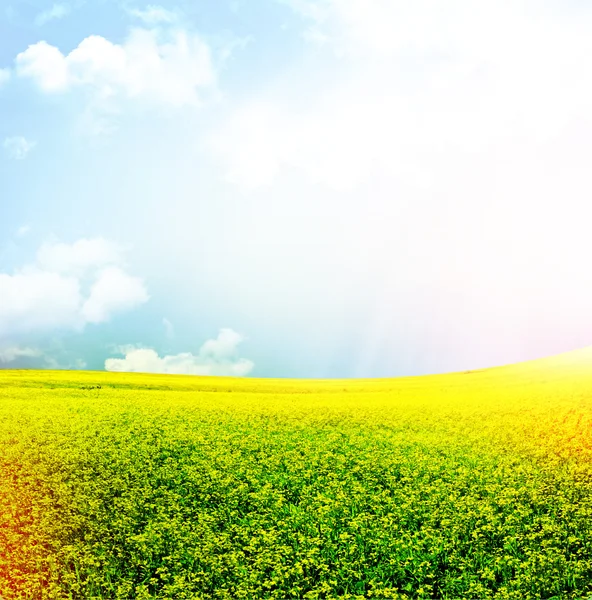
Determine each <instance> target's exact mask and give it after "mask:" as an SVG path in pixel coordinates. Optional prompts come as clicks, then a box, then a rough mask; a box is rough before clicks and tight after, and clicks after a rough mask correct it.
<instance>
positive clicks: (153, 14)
mask: <svg viewBox="0 0 592 600" xmlns="http://www.w3.org/2000/svg"><path fill="white" fill-rule="evenodd" d="M127 12H128V14H129V15H131V16H132V17H135V18H137V19H140V21H143V22H144V23H146V24H147V25H157V24H158V23H174V22H175V21H176V20H177V18H178V17H177V14H176V13H174V12H172V11H170V10H167V9H166V8H163V7H162V6H155V5H153V4H152V5H149V6H147V7H146V8H145V9H144V10H141V9H138V8H133V9H130V10H128V11H127Z"/></svg>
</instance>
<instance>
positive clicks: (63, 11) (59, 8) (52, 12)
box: [35, 4, 70, 27]
mask: <svg viewBox="0 0 592 600" xmlns="http://www.w3.org/2000/svg"><path fill="white" fill-rule="evenodd" d="M69 14H70V7H69V6H68V5H67V4H54V5H53V6H52V7H51V8H48V9H47V10H44V11H43V12H40V13H39V14H38V15H37V16H36V17H35V25H37V26H38V27H40V26H41V25H45V23H47V22H48V21H53V20H54V19H63V18H64V17H66V16H67V15H69Z"/></svg>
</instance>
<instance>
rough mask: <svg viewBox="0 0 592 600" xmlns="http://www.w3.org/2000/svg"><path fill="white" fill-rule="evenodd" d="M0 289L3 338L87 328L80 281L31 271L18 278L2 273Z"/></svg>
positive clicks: (0, 322)
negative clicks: (82, 308)
mask: <svg viewBox="0 0 592 600" xmlns="http://www.w3.org/2000/svg"><path fill="white" fill-rule="evenodd" d="M0 289H2V294H0V337H6V336H10V335H14V334H17V333H29V332H33V331H48V330H52V329H57V328H62V327H64V328H69V329H79V328H80V327H81V326H82V325H83V320H82V319H81V317H80V305H81V302H82V295H81V291H80V283H79V281H78V280H77V279H76V278H73V277H64V276H62V275H59V274H57V273H48V272H44V271H40V270H37V269H34V268H31V269H29V270H28V272H26V273H16V274H14V275H7V274H6V273H0Z"/></svg>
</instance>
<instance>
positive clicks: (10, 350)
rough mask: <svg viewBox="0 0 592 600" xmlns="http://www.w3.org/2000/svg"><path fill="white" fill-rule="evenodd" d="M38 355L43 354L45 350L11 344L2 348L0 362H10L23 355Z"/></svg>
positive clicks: (0, 349)
mask: <svg viewBox="0 0 592 600" xmlns="http://www.w3.org/2000/svg"><path fill="white" fill-rule="evenodd" d="M21 356H26V357H35V358H36V357H38V356H43V352H41V350H39V349H37V348H19V347H18V346H9V347H7V348H0V362H2V363H9V362H12V361H13V360H15V359H17V358H19V357H21Z"/></svg>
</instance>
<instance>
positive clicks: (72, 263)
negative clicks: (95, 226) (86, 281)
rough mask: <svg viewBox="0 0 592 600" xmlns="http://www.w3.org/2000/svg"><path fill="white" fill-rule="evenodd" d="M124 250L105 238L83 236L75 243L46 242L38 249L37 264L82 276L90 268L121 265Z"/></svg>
mask: <svg viewBox="0 0 592 600" xmlns="http://www.w3.org/2000/svg"><path fill="white" fill-rule="evenodd" d="M123 250H124V248H122V247H121V246H120V245H119V244H116V243H114V242H112V241H109V240H106V239H104V238H93V239H86V238H82V239H80V240H77V241H76V242H74V243H73V244H65V243H61V242H54V243H44V244H42V245H41V247H40V248H39V250H38V251H37V264H38V265H39V266H40V267H41V268H42V269H43V270H45V271H50V272H52V273H64V274H73V275H75V276H77V277H81V276H83V275H84V274H86V273H87V272H88V271H89V270H90V269H99V268H103V267H106V266H112V265H121V264H122V261H123Z"/></svg>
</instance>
